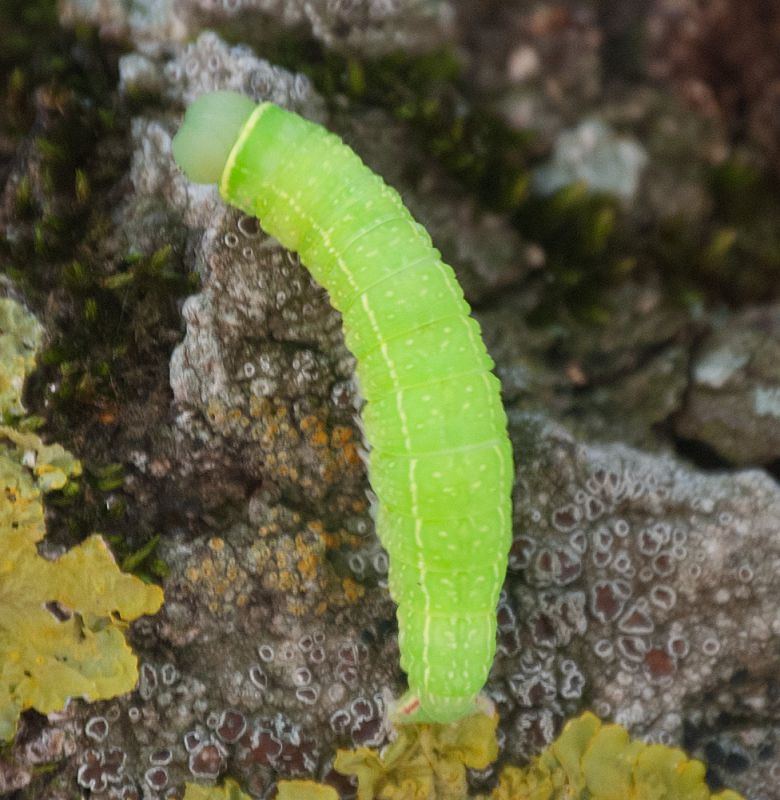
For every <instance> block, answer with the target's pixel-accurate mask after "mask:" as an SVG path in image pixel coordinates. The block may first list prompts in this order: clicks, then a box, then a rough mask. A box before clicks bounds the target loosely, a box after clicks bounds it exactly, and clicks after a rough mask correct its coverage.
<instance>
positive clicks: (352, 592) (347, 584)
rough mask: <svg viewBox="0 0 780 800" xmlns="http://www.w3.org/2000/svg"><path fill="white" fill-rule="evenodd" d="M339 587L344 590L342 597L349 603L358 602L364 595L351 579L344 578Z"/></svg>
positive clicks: (361, 589)
mask: <svg viewBox="0 0 780 800" xmlns="http://www.w3.org/2000/svg"><path fill="white" fill-rule="evenodd" d="M341 585H342V587H343V588H344V596H345V597H346V598H347V600H349V602H350V603H354V602H355V601H356V600H360V598H361V597H363V595H364V594H365V593H366V590H365V589H364V588H363V587H362V586H361V585H360V584H359V583H356V582H355V581H354V580H352V578H349V577H347V578H344V579H343V580H342V581H341Z"/></svg>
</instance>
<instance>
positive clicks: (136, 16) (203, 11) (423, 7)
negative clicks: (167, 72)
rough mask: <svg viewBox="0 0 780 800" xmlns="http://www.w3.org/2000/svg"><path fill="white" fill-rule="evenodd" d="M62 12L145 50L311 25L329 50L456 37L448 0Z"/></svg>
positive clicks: (208, 0)
mask: <svg viewBox="0 0 780 800" xmlns="http://www.w3.org/2000/svg"><path fill="white" fill-rule="evenodd" d="M60 15H61V18H62V20H63V21H64V22H65V23H66V24H70V25H73V24H76V23H85V22H88V23H90V24H92V25H95V26H97V27H98V28H99V29H100V31H101V34H102V35H103V36H105V37H107V38H113V39H130V40H131V41H132V42H133V43H134V44H135V45H136V47H138V48H139V49H141V50H143V49H153V48H155V47H163V46H164V45H166V44H167V43H169V42H171V41H175V42H182V41H185V40H186V39H188V38H192V37H193V36H195V35H197V34H198V33H199V32H200V31H201V30H203V29H204V28H214V27H231V26H241V30H242V31H244V32H246V31H247V30H248V29H252V28H253V27H254V28H255V29H256V30H257V34H256V35H257V36H258V38H263V33H265V35H266V36H267V35H268V33H267V31H264V29H265V28H269V27H270V28H272V29H276V30H277V32H281V31H284V30H285V29H291V30H296V29H297V30H300V29H301V28H303V29H304V30H306V31H307V32H308V33H309V35H310V36H312V37H313V38H315V39H317V40H319V41H321V42H322V43H323V44H324V45H326V46H327V47H332V48H335V49H346V50H358V51H362V52H366V53H378V52H388V51H392V50H396V49H399V48H403V49H405V50H407V51H414V50H421V49H426V48H430V47H434V46H436V45H437V44H441V43H442V42H443V41H445V40H446V39H447V38H448V37H449V36H450V35H451V32H452V16H453V14H452V8H451V5H450V3H449V2H447V0H401V1H400V2H393V3H388V2H387V1H386V0H362V2H359V3H355V2H349V0H315V1H314V2H304V0H197V1H196V2H187V3H177V2H174V0H146V2H143V3H134V4H130V5H127V4H122V3H116V2H114V0H68V2H65V3H63V4H62V6H61V11H60Z"/></svg>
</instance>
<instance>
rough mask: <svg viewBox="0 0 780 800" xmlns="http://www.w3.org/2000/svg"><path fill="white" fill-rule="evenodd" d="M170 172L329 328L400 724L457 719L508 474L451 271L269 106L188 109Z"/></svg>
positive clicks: (490, 396)
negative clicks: (266, 260) (401, 693)
mask: <svg viewBox="0 0 780 800" xmlns="http://www.w3.org/2000/svg"><path fill="white" fill-rule="evenodd" d="M174 155H175V157H176V160H177V161H178V163H179V165H180V166H182V168H183V169H184V171H185V172H186V173H187V174H188V175H189V176H190V177H191V178H194V179H196V180H200V181H203V182H217V181H218V182H219V190H220V193H221V195H222V197H223V198H224V199H225V201H226V202H228V203H229V204H230V205H233V206H236V207H238V208H240V209H241V210H242V211H244V212H245V213H247V214H251V215H253V216H255V217H258V218H259V220H260V221H261V224H262V226H263V228H264V229H265V230H266V231H267V232H268V233H269V234H270V235H272V236H273V237H274V238H276V239H277V240H278V241H279V242H281V244H283V245H284V246H285V247H287V248H288V249H290V250H294V251H296V252H297V253H298V254H299V255H300V258H301V261H302V262H303V263H304V264H305V265H306V267H307V268H308V269H309V270H310V271H311V274H312V275H313V276H314V278H315V279H316V280H317V281H318V282H319V283H320V284H321V285H322V286H324V287H325V288H326V289H327V290H328V292H329V293H330V298H331V302H332V303H333V305H334V306H335V307H336V308H337V309H338V310H339V311H340V312H341V315H342V317H343V324H344V335H345V338H346V342H347V346H348V347H349V348H350V350H351V351H352V353H354V355H355V356H356V358H357V375H358V380H359V383H360V387H361V391H362V394H363V397H364V398H365V400H366V401H367V402H366V406H365V408H364V410H363V412H362V418H363V426H364V431H365V436H366V439H367V441H368V443H369V444H370V446H371V453H370V465H369V477H370V482H371V486H372V489H373V491H374V493H375V494H376V497H377V500H378V508H377V512H376V527H377V533H378V535H379V537H380V540H381V542H382V544H383V545H384V547H385V548H386V549H387V551H388V553H389V555H390V576H389V585H390V592H391V594H392V596H393V598H394V600H395V601H396V602H397V603H398V623H399V644H400V649H401V666H402V668H403V669H404V670H405V671H406V673H407V675H408V680H409V693H408V694H407V695H406V696H405V698H404V699H403V700H402V703H401V710H400V713H401V714H402V715H403V714H406V715H408V716H407V718H408V719H414V720H416V721H431V722H449V721H452V720H455V719H458V718H459V717H461V716H464V715H465V714H468V713H471V712H472V711H473V710H474V705H475V698H476V696H477V694H478V693H479V691H480V689H481V688H482V686H483V685H484V683H485V680H486V678H487V674H488V671H489V670H490V666H491V664H492V661H493V656H494V653H495V636H496V603H497V601H498V594H499V591H500V589H501V584H502V582H503V580H504V574H505V570H506V560H507V552H508V549H509V545H510V540H511V505H510V503H511V501H510V495H511V486H512V481H513V461H512V449H511V445H510V442H509V438H508V436H507V432H506V416H505V413H504V409H503V405H502V403H501V397H500V384H499V381H498V379H497V378H496V377H495V376H494V375H493V374H492V373H491V371H490V370H491V368H492V366H493V362H492V361H491V359H490V357H489V356H488V354H487V351H486V349H485V345H484V343H483V341H482V338H481V336H480V330H479V326H478V324H477V323H476V321H475V320H474V319H472V318H471V317H470V316H469V312H470V308H469V306H468V304H467V303H466V301H465V300H464V298H463V292H462V291H461V288H460V286H459V285H458V283H457V281H456V279H455V275H454V273H453V271H452V269H451V268H450V267H449V266H447V265H446V264H444V263H443V262H442V260H441V257H440V254H439V252H438V251H437V250H436V249H435V248H434V247H433V246H432V244H431V240H430V237H429V236H428V234H427V233H426V231H425V230H424V229H423V227H422V226H421V225H420V224H419V223H417V222H415V220H414V219H413V218H412V216H411V214H410V213H409V211H408V210H407V209H406V208H405V207H404V205H403V203H402V201H401V198H400V196H399V195H398V193H397V192H396V191H394V190H393V189H391V188H390V187H388V186H387V185H386V184H385V183H384V181H383V180H382V179H381V178H380V177H379V176H378V175H375V174H374V173H372V172H371V171H370V170H369V169H368V168H367V167H366V166H365V165H364V164H363V163H362V161H361V160H360V158H359V157H358V156H357V155H356V154H355V153H354V152H353V151H352V150H351V149H350V148H349V147H347V146H346V145H345V144H344V143H343V142H342V141H341V140H340V139H339V138H338V137H337V136H335V135H334V134H331V133H328V132H327V131H326V130H325V129H323V128H322V127H321V126H319V125H316V124H314V123H311V122H309V121H307V120H305V119H303V118H302V117H300V116H298V115H296V114H294V113H291V112H288V111H285V110H284V109H282V108H279V107H278V106H275V105H273V104H271V103H262V104H260V105H257V106H255V105H254V104H253V103H251V101H249V100H248V99H247V98H245V97H242V96H241V95H235V94H233V93H228V92H218V93H215V94H212V95H206V96H204V97H201V98H199V100H198V101H196V103H194V104H193V105H192V106H191V107H190V108H189V109H188V111H187V115H186V117H185V121H184V125H183V126H182V129H181V130H180V131H179V133H178V134H177V136H176V139H175V140H174ZM222 165H224V166H222Z"/></svg>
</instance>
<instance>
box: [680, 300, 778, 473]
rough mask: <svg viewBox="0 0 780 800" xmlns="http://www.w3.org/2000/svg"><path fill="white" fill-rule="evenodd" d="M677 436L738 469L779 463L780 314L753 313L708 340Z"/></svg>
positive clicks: (763, 310)
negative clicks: (704, 445)
mask: <svg viewBox="0 0 780 800" xmlns="http://www.w3.org/2000/svg"><path fill="white" fill-rule="evenodd" d="M675 430H676V432H677V433H678V434H679V435H680V436H682V437H685V438H687V439H694V440H696V441H697V442H702V443H704V444H706V445H707V446H708V447H710V448H711V449H712V450H714V451H715V452H716V453H718V454H719V455H720V456H722V457H723V458H724V459H725V460H727V461H729V462H731V463H733V464H738V465H747V464H769V463H771V462H773V461H777V460H778V459H780V309H778V308H777V307H774V306H772V307H767V308H756V309H751V310H749V311H746V312H744V313H742V314H739V315H737V316H735V317H734V318H733V319H730V320H729V321H728V322H726V323H725V324H723V325H722V327H720V328H718V329H716V330H714V331H713V332H712V333H710V334H709V335H708V336H707V337H705V338H704V339H703V341H702V342H701V344H700V346H699V348H698V349H697V352H696V357H695V359H694V362H693V369H692V373H691V383H690V386H689V388H688V392H687V394H686V398H685V405H684V407H683V409H682V411H681V413H680V414H679V416H678V417H677V418H676V419H675Z"/></svg>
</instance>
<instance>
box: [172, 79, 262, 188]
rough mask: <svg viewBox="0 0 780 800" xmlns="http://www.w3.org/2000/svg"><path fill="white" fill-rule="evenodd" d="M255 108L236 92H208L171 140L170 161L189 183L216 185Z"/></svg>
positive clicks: (249, 101) (189, 110)
mask: <svg viewBox="0 0 780 800" xmlns="http://www.w3.org/2000/svg"><path fill="white" fill-rule="evenodd" d="M256 107H257V106H256V104H255V103H254V102H253V101H252V100H250V99H249V98H248V97H245V96H244V95H242V94H239V93H238V92H210V93H209V94H204V95H202V96H201V97H199V98H198V99H197V100H196V101H195V102H194V103H193V104H192V105H191V106H190V107H189V108H188V109H187V112H186V113H185V115H184V122H183V123H182V126H181V128H179V132H178V133H177V134H176V136H174V137H173V157H174V158H175V159H176V163H177V164H178V165H179V167H180V168H181V170H182V171H183V172H184V174H185V175H186V176H187V177H188V178H189V179H190V180H191V181H192V182H193V183H218V182H219V179H220V177H221V175H222V171H223V170H224V168H225V164H226V163H227V160H228V156H229V155H230V151H231V150H232V149H233V145H235V143H236V140H237V139H238V135H239V133H240V132H241V129H242V128H243V127H244V124H245V123H246V121H247V120H248V119H249V116H250V115H251V113H252V112H253V111H254V110H255V108H256Z"/></svg>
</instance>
